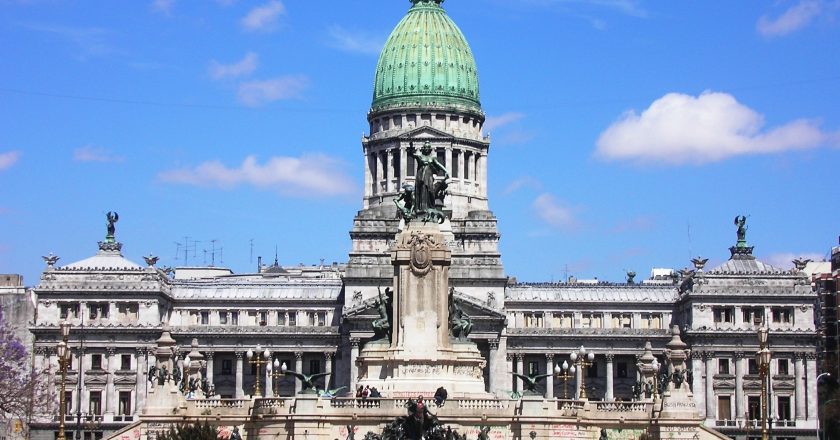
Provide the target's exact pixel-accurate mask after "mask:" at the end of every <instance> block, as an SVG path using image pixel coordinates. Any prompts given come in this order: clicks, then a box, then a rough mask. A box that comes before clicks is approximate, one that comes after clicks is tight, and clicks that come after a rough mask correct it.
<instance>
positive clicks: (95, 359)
mask: <svg viewBox="0 0 840 440" xmlns="http://www.w3.org/2000/svg"><path fill="white" fill-rule="evenodd" d="M90 369H91V370H101V369H102V355H101V354H92V355H90Z"/></svg>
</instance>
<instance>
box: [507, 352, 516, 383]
mask: <svg viewBox="0 0 840 440" xmlns="http://www.w3.org/2000/svg"><path fill="white" fill-rule="evenodd" d="M514 359H515V358H514V356H513V353H507V355H506V357H505V360H506V361H507V366H508V372H509V374H508V376H509V377H510V381H511V382H510V389H511V390H512V391H516V382H517V381H516V380H515V379H514V376H513V373H515V372H516V363H515V362H514Z"/></svg>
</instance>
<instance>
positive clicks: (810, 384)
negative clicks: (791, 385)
mask: <svg viewBox="0 0 840 440" xmlns="http://www.w3.org/2000/svg"><path fill="white" fill-rule="evenodd" d="M805 378H806V382H807V387H806V388H805V392H806V393H807V394H806V396H805V399H806V402H808V405H807V407H806V411H807V412H806V416H805V419H806V420H816V419H817V353H814V352H810V353H805ZM811 392H813V394H811Z"/></svg>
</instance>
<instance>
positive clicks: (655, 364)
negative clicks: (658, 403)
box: [650, 359, 662, 400]
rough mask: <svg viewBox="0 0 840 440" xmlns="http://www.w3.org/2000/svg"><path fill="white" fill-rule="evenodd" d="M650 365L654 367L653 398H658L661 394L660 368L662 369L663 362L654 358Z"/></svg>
mask: <svg viewBox="0 0 840 440" xmlns="http://www.w3.org/2000/svg"><path fill="white" fill-rule="evenodd" d="M650 366H651V367H653V399H654V400H656V398H657V397H658V396H659V370H660V369H662V364H660V363H659V359H654V360H653V363H651V364H650Z"/></svg>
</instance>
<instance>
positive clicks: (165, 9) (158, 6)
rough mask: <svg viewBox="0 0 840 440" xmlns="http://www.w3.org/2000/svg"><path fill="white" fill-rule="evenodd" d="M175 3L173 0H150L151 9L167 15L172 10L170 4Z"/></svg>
mask: <svg viewBox="0 0 840 440" xmlns="http://www.w3.org/2000/svg"><path fill="white" fill-rule="evenodd" d="M174 5H175V0H154V1H152V9H154V11H155V12H160V13H162V14H166V15H169V14H170V13H171V12H172V6H174Z"/></svg>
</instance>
